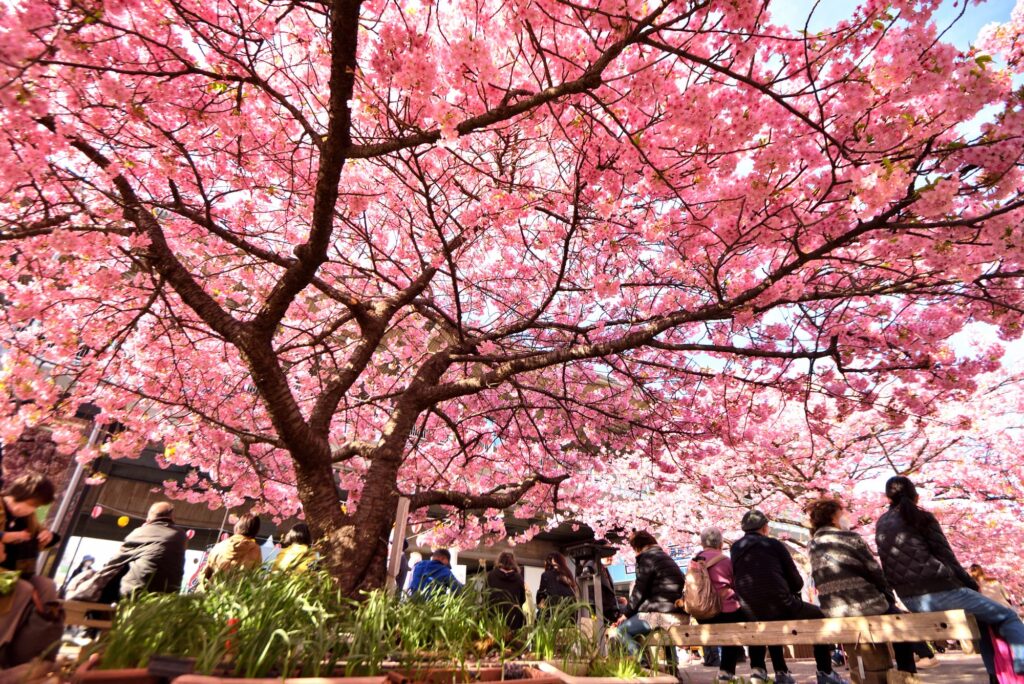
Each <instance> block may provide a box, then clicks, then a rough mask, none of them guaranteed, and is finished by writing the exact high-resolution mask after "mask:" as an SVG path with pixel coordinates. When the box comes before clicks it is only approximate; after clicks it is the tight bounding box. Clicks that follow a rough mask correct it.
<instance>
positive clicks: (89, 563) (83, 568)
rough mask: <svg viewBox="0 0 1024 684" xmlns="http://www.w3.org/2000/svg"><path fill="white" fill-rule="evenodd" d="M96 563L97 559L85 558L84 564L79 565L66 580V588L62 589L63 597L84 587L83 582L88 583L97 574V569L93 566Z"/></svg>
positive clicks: (83, 559)
mask: <svg viewBox="0 0 1024 684" xmlns="http://www.w3.org/2000/svg"><path fill="white" fill-rule="evenodd" d="M95 563H96V559H95V558H94V557H92V556H84V557H83V558H82V562H81V563H79V564H78V567H76V568H75V569H74V570H72V571H71V574H70V575H68V578H67V579H66V580H64V586H63V587H62V588H61V592H60V593H61V596H63V595H65V594H67V593H68V592H72V591H74V590H75V589H77V588H78V587H80V586H81V585H82V583H83V582H87V581H88V580H89V579H90V578H92V576H93V575H95V574H96V568H94V567H93V565H94V564H95Z"/></svg>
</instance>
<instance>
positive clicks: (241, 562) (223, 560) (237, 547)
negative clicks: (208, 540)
mask: <svg viewBox="0 0 1024 684" xmlns="http://www.w3.org/2000/svg"><path fill="white" fill-rule="evenodd" d="M233 531H234V534H232V535H231V536H230V537H228V538H227V539H225V540H224V541H222V542H220V543H219V544H217V545H215V546H214V547H213V548H212V549H210V556H209V558H207V559H206V569H205V570H204V571H203V579H204V580H205V581H207V582H208V581H210V580H211V579H213V578H214V577H217V576H218V575H223V574H224V573H230V572H235V571H238V570H252V569H255V568H258V567H260V565H261V564H262V563H263V552H262V551H260V545H259V543H257V541H256V535H257V534H259V532H260V519H259V516H256V515H253V514H252V513H246V514H245V515H243V516H241V517H239V518H238V521H237V522H236V523H235V527H234V530H233Z"/></svg>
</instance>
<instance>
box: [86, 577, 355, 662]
mask: <svg viewBox="0 0 1024 684" xmlns="http://www.w3.org/2000/svg"><path fill="white" fill-rule="evenodd" d="M347 612H349V607H348V605H347V604H346V603H345V602H344V601H342V599H341V597H340V595H339V594H338V593H337V591H336V590H335V589H334V585H333V583H332V582H331V581H330V579H329V578H328V577H327V576H326V575H318V574H316V573H305V574H297V575H285V574H278V573H272V574H269V575H267V574H265V573H262V572H256V573H239V574H234V575H230V576H228V577H226V578H224V579H222V580H220V581H215V582H214V583H213V584H211V585H210V586H209V587H208V588H207V590H206V591H205V592H204V593H201V594H187V595H182V594H149V593H144V594H139V595H138V596H136V597H133V598H131V599H128V600H127V601H124V602H122V604H121V605H120V606H119V608H118V613H117V618H116V622H115V624H114V627H113V629H111V631H110V632H109V633H108V634H107V635H105V636H104V637H103V639H101V640H100V642H99V644H98V645H97V648H98V649H99V650H101V651H102V653H103V661H102V662H103V667H104V668H122V667H144V666H145V665H146V664H147V663H148V662H149V659H150V657H152V656H154V655H170V656H177V657H181V658H194V659H195V661H196V662H195V671H196V672H199V673H204V674H209V673H212V672H213V671H215V670H217V669H221V668H226V669H228V670H229V671H231V672H232V673H234V674H238V675H240V676H245V677H260V676H268V675H277V674H292V673H296V674H302V675H311V676H318V675H320V674H324V673H330V672H331V671H332V670H333V669H334V667H335V665H336V662H337V654H339V653H340V652H341V651H342V646H343V644H342V643H341V642H342V636H341V635H342V629H341V628H342V625H343V624H344V616H345V614H346V613H347Z"/></svg>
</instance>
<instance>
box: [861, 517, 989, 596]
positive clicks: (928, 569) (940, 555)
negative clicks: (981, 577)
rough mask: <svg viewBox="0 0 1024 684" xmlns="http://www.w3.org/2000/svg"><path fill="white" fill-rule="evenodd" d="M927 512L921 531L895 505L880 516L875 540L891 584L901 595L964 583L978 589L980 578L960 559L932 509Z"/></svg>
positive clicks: (932, 591)
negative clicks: (972, 574) (975, 576)
mask: <svg viewBox="0 0 1024 684" xmlns="http://www.w3.org/2000/svg"><path fill="white" fill-rule="evenodd" d="M924 515H925V518H926V524H925V526H924V528H923V529H922V530H920V531H919V530H917V529H915V528H914V527H912V526H911V525H910V524H909V523H908V522H907V521H906V520H904V519H903V516H902V515H901V514H900V512H899V511H898V510H896V509H895V508H890V509H889V510H888V511H887V512H886V513H884V514H883V515H882V516H881V517H880V518H879V519H878V524H877V525H876V526H875V542H876V544H877V546H878V558H879V560H880V561H881V562H882V570H883V571H884V572H885V579H886V580H888V582H889V585H890V586H891V587H892V588H893V590H895V591H896V593H897V594H898V595H899V596H901V597H907V596H921V595H922V594H932V593H935V592H939V591H949V590H950V589H960V588H961V587H967V588H969V589H974V590H977V589H978V584H977V582H975V581H974V578H972V577H971V576H970V574H968V572H967V571H966V570H964V569H963V567H962V566H961V565H960V561H958V560H957V559H956V554H954V553H953V549H952V548H950V546H949V541H948V540H947V539H946V535H945V534H943V533H942V528H941V527H939V521H938V520H936V519H935V516H934V515H932V514H931V513H928V512H925V513H924Z"/></svg>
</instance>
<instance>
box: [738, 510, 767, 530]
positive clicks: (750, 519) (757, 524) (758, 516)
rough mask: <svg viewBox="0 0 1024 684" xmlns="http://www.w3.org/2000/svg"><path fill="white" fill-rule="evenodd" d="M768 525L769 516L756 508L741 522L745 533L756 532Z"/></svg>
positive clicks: (747, 513)
mask: <svg viewBox="0 0 1024 684" xmlns="http://www.w3.org/2000/svg"><path fill="white" fill-rule="evenodd" d="M767 524H768V516H767V515H765V514H764V513H762V512H761V511H759V510H757V509H756V508H754V509H752V510H749V511H747V512H746V513H745V514H744V515H743V520H742V522H740V529H742V530H743V531H744V532H756V531H757V530H759V529H761V528H762V527H764V526H765V525H767Z"/></svg>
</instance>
